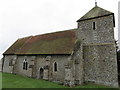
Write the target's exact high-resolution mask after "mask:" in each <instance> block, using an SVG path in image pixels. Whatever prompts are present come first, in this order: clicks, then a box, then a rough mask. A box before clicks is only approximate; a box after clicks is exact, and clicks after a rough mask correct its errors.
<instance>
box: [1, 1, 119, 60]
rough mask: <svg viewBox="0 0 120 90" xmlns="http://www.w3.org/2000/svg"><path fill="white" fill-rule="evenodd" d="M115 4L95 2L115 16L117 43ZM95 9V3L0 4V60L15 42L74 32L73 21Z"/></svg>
mask: <svg viewBox="0 0 120 90" xmlns="http://www.w3.org/2000/svg"><path fill="white" fill-rule="evenodd" d="M118 1H119V0H97V2H98V6H100V7H102V8H104V9H106V10H109V11H111V12H114V13H115V20H116V28H115V39H116V40H117V39H118V35H117V31H118V29H117V28H118V27H117V26H118V24H117V23H118ZM94 6H95V0H0V58H1V57H2V53H3V52H4V51H5V50H6V49H8V47H9V46H11V44H13V43H14V42H15V41H16V40H17V39H18V38H22V37H27V36H31V35H38V34H44V33H49V32H55V31H63V30H68V29H73V28H77V23H76V21H77V20H78V19H79V18H80V17H81V16H83V15H84V14H85V13H86V12H88V11H89V10H90V9H91V8H93V7H94Z"/></svg>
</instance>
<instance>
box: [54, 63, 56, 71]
mask: <svg viewBox="0 0 120 90" xmlns="http://www.w3.org/2000/svg"><path fill="white" fill-rule="evenodd" d="M54 71H55V72H56V71H57V63H56V62H55V63H54Z"/></svg>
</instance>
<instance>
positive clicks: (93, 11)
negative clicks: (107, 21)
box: [77, 6, 113, 22]
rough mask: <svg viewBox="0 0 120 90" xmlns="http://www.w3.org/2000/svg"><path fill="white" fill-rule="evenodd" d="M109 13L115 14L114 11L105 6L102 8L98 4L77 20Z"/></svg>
mask: <svg viewBox="0 0 120 90" xmlns="http://www.w3.org/2000/svg"><path fill="white" fill-rule="evenodd" d="M109 14H113V13H112V12H110V11H107V10H105V9H103V8H100V7H98V6H95V7H94V8H92V9H91V10H90V11H89V12H88V13H86V14H85V15H84V16H83V17H81V18H80V19H79V20H78V21H77V22H79V21H81V20H85V19H90V18H94V17H99V16H104V15H109Z"/></svg>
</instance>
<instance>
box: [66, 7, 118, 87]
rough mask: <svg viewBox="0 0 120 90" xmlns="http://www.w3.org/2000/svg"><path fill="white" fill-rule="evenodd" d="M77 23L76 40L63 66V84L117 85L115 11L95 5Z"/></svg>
mask: <svg viewBox="0 0 120 90" xmlns="http://www.w3.org/2000/svg"><path fill="white" fill-rule="evenodd" d="M77 23H78V30H77V31H76V35H77V37H78V40H77V41H76V47H75V50H74V52H73V55H72V56H71V59H70V60H69V63H68V65H66V78H65V83H66V84H69V85H72V84H83V83H84V82H94V83H97V84H104V85H109V86H115V87H117V86H118V72H117V60H116V45H115V40H114V27H115V20H114V13H112V12H110V11H107V10H104V9H102V8H100V7H98V6H95V7H94V8H92V9H91V10H90V11H89V12H88V13H87V14H85V15H84V16H83V17H81V18H80V19H79V20H78V21H77ZM76 48H79V49H76ZM68 76H69V77H68Z"/></svg>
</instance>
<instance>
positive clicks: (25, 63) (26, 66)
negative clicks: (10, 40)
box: [23, 59, 28, 70]
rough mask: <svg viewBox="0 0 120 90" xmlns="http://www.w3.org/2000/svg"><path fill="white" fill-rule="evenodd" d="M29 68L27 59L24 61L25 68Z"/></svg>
mask: <svg viewBox="0 0 120 90" xmlns="http://www.w3.org/2000/svg"><path fill="white" fill-rule="evenodd" d="M27 68H28V62H27V61H26V59H25V60H24V62H23V70H27Z"/></svg>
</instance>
